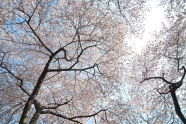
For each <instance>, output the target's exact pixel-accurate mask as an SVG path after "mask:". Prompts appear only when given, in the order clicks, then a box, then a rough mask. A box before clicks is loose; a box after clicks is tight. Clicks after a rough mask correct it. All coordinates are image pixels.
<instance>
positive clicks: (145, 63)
mask: <svg viewBox="0 0 186 124" xmlns="http://www.w3.org/2000/svg"><path fill="white" fill-rule="evenodd" d="M184 8H185V3H183V1H174V2H172V4H171V6H168V8H167V12H168V14H169V15H167V19H168V22H169V23H168V24H166V25H164V29H163V30H162V31H160V33H159V34H158V35H156V40H153V41H152V42H151V43H150V44H149V45H148V46H147V48H146V50H145V51H144V52H143V56H144V57H140V59H139V60H138V62H137V63H138V64H140V65H141V68H139V70H141V72H140V71H138V72H139V75H141V77H142V79H143V81H142V82H141V83H142V84H141V87H143V89H144V87H145V89H147V90H148V91H147V90H145V91H144V94H145V95H143V96H145V103H144V105H147V106H149V107H142V108H146V109H145V110H146V111H149V112H150V113H148V114H150V122H151V120H152V117H153V116H155V117H153V118H157V119H158V120H159V121H160V120H161V121H160V122H161V123H165V122H167V123H186V120H185V109H184V108H185V105H184V103H185V99H184V94H185V83H184V82H185V73H186V72H185V12H184ZM137 69H138V68H136V70H137ZM147 82H148V83H147ZM140 89H141V88H140ZM137 92H139V91H137ZM147 101H148V102H147ZM147 103H150V104H147ZM144 105H143V106H144ZM148 114H147V115H148ZM147 115H144V117H145V120H147V119H148V117H147ZM159 115H161V116H159ZM175 115H176V116H175Z"/></svg>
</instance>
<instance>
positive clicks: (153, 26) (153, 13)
mask: <svg viewBox="0 0 186 124" xmlns="http://www.w3.org/2000/svg"><path fill="white" fill-rule="evenodd" d="M147 6H149V7H150V8H149V11H147V12H146V13H145V14H146V18H145V20H144V24H145V27H144V33H143V34H142V37H141V38H138V37H135V36H132V37H131V38H130V39H127V41H128V43H129V45H131V46H132V50H133V51H134V52H135V53H140V52H141V51H142V50H143V48H144V47H145V45H146V44H147V43H148V42H149V41H150V40H152V38H153V34H154V32H157V31H159V30H160V29H161V26H162V22H163V20H165V16H164V14H163V13H164V8H163V6H161V5H160V0H150V1H149V2H147Z"/></svg>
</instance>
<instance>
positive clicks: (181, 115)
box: [171, 91, 186, 124]
mask: <svg viewBox="0 0 186 124" xmlns="http://www.w3.org/2000/svg"><path fill="white" fill-rule="evenodd" d="M171 96H172V100H173V103H174V108H175V111H176V114H177V115H178V117H179V118H180V119H181V120H182V122H183V123H184V124H186V118H185V117H184V115H183V113H182V112H181V109H180V105H179V103H178V99H177V97H176V93H175V91H171Z"/></svg>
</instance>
